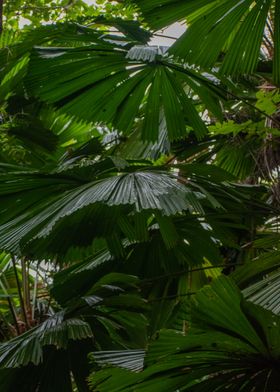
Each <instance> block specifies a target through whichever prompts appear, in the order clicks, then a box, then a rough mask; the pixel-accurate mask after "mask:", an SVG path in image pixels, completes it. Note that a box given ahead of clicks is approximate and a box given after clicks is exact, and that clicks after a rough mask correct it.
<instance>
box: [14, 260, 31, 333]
mask: <svg viewBox="0 0 280 392" xmlns="http://www.w3.org/2000/svg"><path fill="white" fill-rule="evenodd" d="M12 262H13V269H14V273H15V278H16V282H17V290H18V295H19V301H20V306H21V310H22V314H23V318H24V322H25V324H26V326H27V327H29V322H28V318H27V314H26V309H25V305H24V300H23V297H22V292H21V287H20V282H19V277H18V272H17V266H16V258H15V256H12Z"/></svg>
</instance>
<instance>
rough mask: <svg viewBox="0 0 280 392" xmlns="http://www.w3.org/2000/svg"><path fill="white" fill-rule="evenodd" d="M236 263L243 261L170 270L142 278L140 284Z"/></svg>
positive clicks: (230, 265)
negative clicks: (162, 273) (170, 271)
mask: <svg viewBox="0 0 280 392" xmlns="http://www.w3.org/2000/svg"><path fill="white" fill-rule="evenodd" d="M237 265H244V263H227V264H218V265H211V266H208V267H198V268H193V269H186V270H181V271H177V272H172V273H169V274H164V275H159V276H155V277H154V278H149V279H143V280H142V282H141V285H145V284H149V283H153V282H155V281H157V280H161V279H166V278H171V277H176V276H180V275H184V274H189V273H191V272H197V271H204V270H209V269H215V268H226V267H234V266H237Z"/></svg>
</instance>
